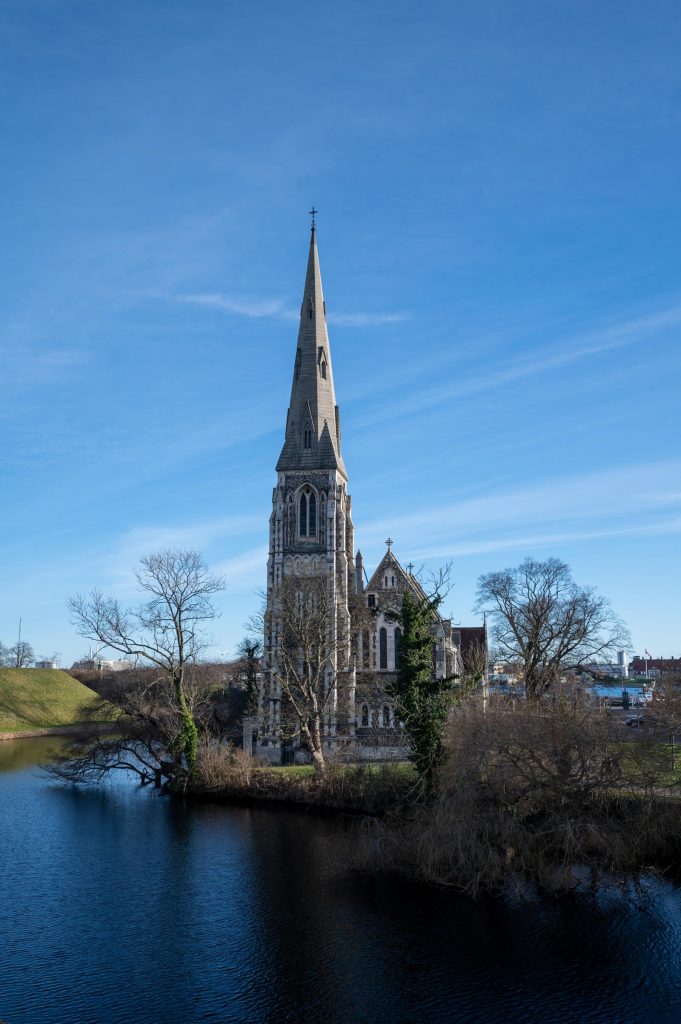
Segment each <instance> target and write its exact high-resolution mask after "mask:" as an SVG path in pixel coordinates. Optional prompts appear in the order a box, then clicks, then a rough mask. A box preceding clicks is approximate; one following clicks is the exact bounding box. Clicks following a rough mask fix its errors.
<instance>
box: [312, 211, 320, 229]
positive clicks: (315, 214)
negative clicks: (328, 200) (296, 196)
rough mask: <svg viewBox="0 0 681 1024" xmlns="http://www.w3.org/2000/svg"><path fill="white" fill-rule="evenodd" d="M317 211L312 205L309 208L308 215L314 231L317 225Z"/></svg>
mask: <svg viewBox="0 0 681 1024" xmlns="http://www.w3.org/2000/svg"><path fill="white" fill-rule="evenodd" d="M318 213H319V210H315V208H314V206H313V207H312V209H311V210H310V216H311V217H312V230H313V231H314V229H315V227H316V226H317V222H316V220H315V217H316V216H317V214H318Z"/></svg>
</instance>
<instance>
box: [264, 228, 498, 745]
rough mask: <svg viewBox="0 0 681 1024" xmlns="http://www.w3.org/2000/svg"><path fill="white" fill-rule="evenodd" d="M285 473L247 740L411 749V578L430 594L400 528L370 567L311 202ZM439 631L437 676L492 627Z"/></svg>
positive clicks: (280, 472) (276, 506)
mask: <svg viewBox="0 0 681 1024" xmlns="http://www.w3.org/2000/svg"><path fill="white" fill-rule="evenodd" d="M276 474H277V480H276V486H275V487H274V491H273V495H272V514H271V517H270V530H269V556H268V561H267V604H266V611H265V615H264V648H263V667H262V673H261V682H260V689H259V697H258V712H257V717H256V719H255V720H251V723H250V727H249V729H248V732H249V733H250V734H251V735H250V736H249V737H248V739H249V740H250V741H251V742H250V743H248V745H249V746H250V747H251V748H252V749H253V751H254V753H256V754H257V755H258V756H259V757H262V758H264V759H266V760H268V761H270V762H271V763H275V764H281V763H291V762H293V761H305V760H308V759H309V758H310V754H311V752H313V751H314V749H315V747H316V746H319V747H320V748H321V749H323V752H324V756H325V757H326V756H338V757H344V756H345V757H348V758H352V759H355V760H356V759H362V758H368V759H369V758H370V759H384V758H400V757H404V756H405V755H406V754H407V752H408V747H407V741H406V737H405V733H404V727H403V725H402V723H401V722H400V721H399V716H398V715H397V713H396V710H395V706H394V702H393V700H392V698H391V695H390V694H391V689H390V684H391V682H393V681H394V679H395V676H396V671H397V656H398V650H399V644H400V637H401V632H400V626H399V612H400V608H401V605H402V597H403V594H404V591H405V590H406V589H407V588H409V589H410V590H411V592H412V594H413V595H414V596H415V597H416V598H418V599H423V598H425V597H426V595H425V593H424V591H423V589H422V587H421V584H420V583H419V581H418V579H417V578H416V577H415V576H414V575H413V574H412V572H413V566H412V565H408V566H407V567H406V569H405V568H403V567H402V565H400V563H399V561H398V560H397V558H396V556H395V554H394V552H393V550H392V547H393V542H392V540H390V539H388V540H387V541H386V545H387V551H386V554H385V555H384V557H383V559H382V560H381V562H380V564H379V565H378V567H377V568H376V569H375V571H374V572H373V575H371V577H369V576H368V575H367V573H366V570H365V568H364V563H363V559H362V555H361V553H360V551H359V550H356V549H355V531H354V525H353V520H352V500H351V497H350V494H349V493H348V471H347V469H346V466H345V463H344V461H343V454H342V449H341V420H340V411H339V407H338V404H337V402H336V394H335V389H334V381H333V369H332V363H331V347H330V344H329V335H328V330H327V324H326V305H325V302H324V293H323V290H322V278H321V272H320V267H319V254H318V251H317V231H316V227H315V222H314V213H313V221H312V234H311V238H310V250H309V256H308V262H307V272H306V276H305V287H304V290H303V301H302V305H301V308H300V328H299V331H298V343H297V346H296V351H295V359H294V365H293V382H292V385H291V399H290V403H289V408H288V412H287V415H286V428H285V435H284V444H283V447H282V450H281V454H280V456H279V460H278V462H277V464H276ZM432 632H433V641H434V646H433V650H434V656H433V672H434V673H435V675H436V677H437V678H442V679H444V678H447V677H449V676H452V675H459V674H461V672H462V671H463V668H464V661H465V648H466V644H468V645H471V644H474V643H484V645H485V649H486V632H485V629H484V627H480V628H478V627H469V628H468V629H462V628H461V627H457V626H454V625H452V622H451V621H450V620H448V619H445V618H442V617H441V616H440V615H439V614H438V613H434V615H433V626H432ZM310 708H314V714H313V715H312V716H309V715H308V709H310ZM312 720H313V721H312ZM310 721H312V724H310ZM310 729H314V730H315V731H316V735H312V732H311V731H310ZM244 739H245V741H247V736H246V732H245V735H244Z"/></svg>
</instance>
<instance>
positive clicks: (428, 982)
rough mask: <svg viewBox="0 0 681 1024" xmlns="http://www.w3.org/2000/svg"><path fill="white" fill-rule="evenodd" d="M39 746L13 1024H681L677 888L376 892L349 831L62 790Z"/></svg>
mask: <svg viewBox="0 0 681 1024" xmlns="http://www.w3.org/2000/svg"><path fill="white" fill-rule="evenodd" d="M47 745H49V744H47ZM12 746H14V747H18V746H19V745H18V744H12ZM22 746H23V750H21V751H20V750H18V749H16V750H15V751H14V752H13V753H11V752H10V753H8V752H7V750H6V747H3V746H1V745H0V757H1V758H2V762H0V763H3V764H4V765H5V767H9V768H12V769H15V770H12V771H6V772H5V773H4V774H2V775H0V827H1V833H0V834H1V841H2V847H1V849H2V861H1V864H0V941H1V944H2V946H1V955H0V1018H4V1019H6V1020H7V1021H8V1022H9V1024H39V1022H42V1021H45V1022H50V1024H74V1022H78V1024H80V1022H93V1024H95V1022H96V1024H113V1022H116V1024H118V1022H124V1021H125V1022H131V1021H140V1022H150V1024H155V1022H159V1024H160V1022H164V1024H165V1022H173V1024H174V1022H178V1024H179V1022H182V1024H188V1022H192V1021H214V1022H221V1024H224V1022H232V1021H234V1022H236V1021H239V1022H241V1021H244V1022H246V1021H247V1022H260V1021H262V1022H272V1024H279V1022H289V1021H290V1022H297V1021H305V1022H306V1024H316V1022H329V1024H335V1022H338V1024H345V1022H358V1021H363V1020H369V1021H373V1022H376V1024H383V1022H386V1024H388V1022H390V1024H401V1022H404V1024H412V1022H414V1024H418V1022H422V1021H423V1022H426V1021H427V1022H429V1024H432V1022H435V1021H465V1022H488V1021H489V1022H497V1021H498V1022H502V1021H503V1022H508V1021H518V1022H520V1021H522V1022H537V1024H552V1022H555V1024H558V1022H560V1024H566V1022H572V1021H574V1022H594V1024H595V1022H603V1024H606V1022H608V1024H610V1022H613V1024H614V1022H617V1024H628V1022H632V1024H633V1022H634V1021H635V1022H637V1024H641V1022H646V1021H659V1022H662V1024H666V1022H672V1021H674V1022H676V1021H678V1020H680V1019H681V991H680V990H681V969H680V967H679V952H680V951H681V941H680V936H681V902H680V900H679V894H678V892H677V891H676V890H674V889H672V888H671V887H669V886H665V885H663V884H657V883H655V884H654V885H651V887H650V890H651V899H650V901H649V905H648V906H647V908H646V909H645V910H641V909H640V908H635V907H633V906H631V905H630V904H627V903H624V902H622V901H620V900H618V899H615V898H613V897H609V898H603V900H602V901H601V902H600V904H599V905H596V906H595V905H593V904H588V903H586V902H581V901H556V902H551V903H541V904H536V905H532V906H522V907H515V908H514V907H511V906H508V905H505V904H502V903H498V902H493V901H489V902H483V903H481V904H471V903H470V902H468V901H467V900H465V899H463V898H461V897H457V896H454V895H452V894H449V893H444V894H443V893H440V892H435V891H432V890H424V889H423V888H422V887H419V886H412V885H407V884H404V883H399V882H395V881H386V880H382V881H368V880H358V879H356V878H349V877H348V876H347V875H346V873H345V872H344V870H343V866H342V864H341V863H339V858H340V854H341V851H342V844H340V843H339V833H341V832H342V833H343V835H344V837H345V836H347V828H346V827H345V826H343V825H342V824H339V823H338V822H335V821H332V820H329V819H319V818H315V817H311V816H306V815H303V814H297V813H286V812H284V811H282V810H281V809H262V810H261V809H257V810H250V809H244V808H234V809H230V808H224V807H219V806H210V805H201V806H198V807H191V808H187V807H184V806H183V805H181V804H178V803H172V802H170V801H168V800H166V799H164V798H162V797H159V796H158V795H157V794H156V793H153V792H149V791H148V790H145V791H140V790H139V789H137V788H136V787H134V786H131V785H128V784H126V783H118V784H107V785H105V786H103V787H100V788H98V789H91V790H85V791H79V790H75V789H72V788H69V787H60V786H56V785H54V784H52V783H50V782H49V781H47V780H45V779H43V778H41V777H40V776H39V775H37V774H36V773H35V771H34V770H33V769H32V768H31V767H29V765H31V764H32V763H33V762H34V761H39V760H41V759H42V758H44V756H45V746H46V744H44V741H42V740H41V741H25V742H24V743H23V744H22ZM31 751H33V752H34V753H33V754H31V753H30V752H31Z"/></svg>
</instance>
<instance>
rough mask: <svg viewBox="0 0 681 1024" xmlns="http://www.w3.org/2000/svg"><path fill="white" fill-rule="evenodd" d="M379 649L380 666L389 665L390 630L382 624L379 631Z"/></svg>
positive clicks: (385, 666)
mask: <svg viewBox="0 0 681 1024" xmlns="http://www.w3.org/2000/svg"><path fill="white" fill-rule="evenodd" d="M378 650H379V655H378V657H379V661H378V667H379V668H387V667H388V630H387V629H386V628H385V626H381V629H380V630H379V633H378Z"/></svg>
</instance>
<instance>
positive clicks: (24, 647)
mask: <svg viewBox="0 0 681 1024" xmlns="http://www.w3.org/2000/svg"><path fill="white" fill-rule="evenodd" d="M34 661H35V654H34V653H33V648H32V647H31V645H30V644H29V643H27V641H26V640H19V642H18V643H16V644H15V645H14V647H11V648H10V650H9V664H10V665H13V666H14V668H27V667H28V666H29V665H30V664H32V662H34Z"/></svg>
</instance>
